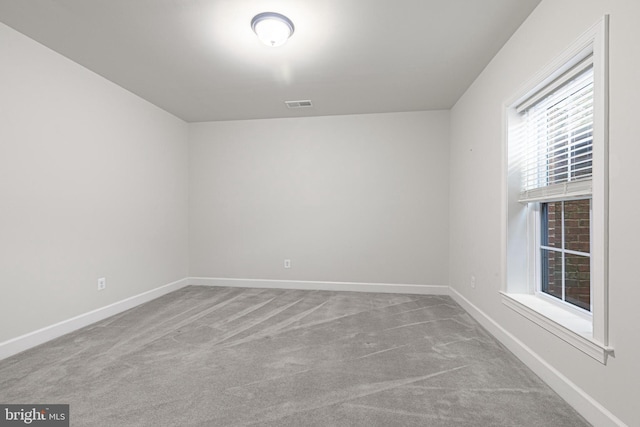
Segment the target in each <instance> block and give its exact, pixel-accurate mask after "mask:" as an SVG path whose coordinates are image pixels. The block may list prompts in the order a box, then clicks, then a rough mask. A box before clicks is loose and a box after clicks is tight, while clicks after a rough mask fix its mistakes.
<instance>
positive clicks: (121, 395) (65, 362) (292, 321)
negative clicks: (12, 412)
mask: <svg viewBox="0 0 640 427" xmlns="http://www.w3.org/2000/svg"><path fill="white" fill-rule="evenodd" d="M0 402H1V403H24V404H26V403H49V404H51V403H68V404H70V405H71V406H70V412H71V415H70V418H71V425H72V426H192V425H201V426H246V425H259V426H296V427H298V426H434V427H440V426H514V427H515V426H517V427H526V426H535V427H540V426H546V427H548V426H587V425H589V424H588V423H587V422H586V421H585V420H584V419H583V418H582V417H581V416H580V415H579V414H578V413H576V411H574V410H573V409H572V408H571V407H570V406H569V405H568V404H566V403H565V402H564V401H562V400H561V399H560V398H559V397H558V395H556V394H555V393H554V392H553V391H552V390H551V389H550V388H549V387H548V386H546V385H545V384H544V383H543V382H542V381H541V380H540V379H539V378H538V377H536V376H535V375H534V374H533V373H532V372H531V371H530V370H529V369H528V368H527V367H526V366H525V365H523V364H522V363H521V362H519V361H518V360H517V359H516V358H515V357H514V356H513V355H512V354H511V353H509V352H508V351H507V350H506V349H505V348H504V347H502V346H501V345H500V344H499V343H498V342H497V341H496V340H495V339H494V338H493V337H491V336H490V335H489V334H488V333H487V332H486V331H485V330H484V329H482V327H480V326H479V325H478V324H477V323H476V322H475V321H474V320H473V319H472V318H471V317H470V316H469V315H467V314H466V313H465V311H464V310H462V308H460V307H459V306H458V305H457V304H456V303H455V302H454V301H453V300H452V299H451V298H449V297H444V296H419V295H395V294H373V293H352V292H329V291H300V290H271V289H237V288H213V287H197V286H189V287H186V288H183V289H181V290H179V291H176V292H174V293H171V294H169V295H166V296H164V297H162V298H159V299H157V300H154V301H152V302H149V303H147V304H144V305H142V306H139V307H137V308H134V309H132V310H129V311H127V312H125V313H122V314H120V315H117V316H114V317H112V318H109V319H107V320H104V321H101V322H98V323H96V324H94V325H91V326H89V327H86V328H84V329H82V330H80V331H77V332H74V333H72V334H69V335H66V336H64V337H61V338H59V339H56V340H54V341H51V342H49V343H47V344H44V345H42V346H39V347H37V348H34V349H31V350H29V351H26V352H24V353H21V354H19V355H16V356H14V357H11V358H9V359H5V360H4V361H0Z"/></svg>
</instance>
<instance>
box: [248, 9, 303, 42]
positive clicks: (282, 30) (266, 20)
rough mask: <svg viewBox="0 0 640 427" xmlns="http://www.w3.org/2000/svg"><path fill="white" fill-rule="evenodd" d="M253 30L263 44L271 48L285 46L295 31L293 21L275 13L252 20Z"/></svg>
mask: <svg viewBox="0 0 640 427" xmlns="http://www.w3.org/2000/svg"><path fill="white" fill-rule="evenodd" d="M251 28H252V29H253V31H254V32H255V33H256V35H257V36H258V38H259V39H260V41H261V42H262V43H264V44H266V45H267V46H271V47H277V46H282V45H283V44H285V43H286V42H287V40H288V39H289V37H291V35H292V34H293V30H294V29H295V27H294V26H293V22H291V19H289V18H287V17H286V16H284V15H281V14H279V13H275V12H263V13H259V14H257V15H256V16H254V17H253V19H252V20H251Z"/></svg>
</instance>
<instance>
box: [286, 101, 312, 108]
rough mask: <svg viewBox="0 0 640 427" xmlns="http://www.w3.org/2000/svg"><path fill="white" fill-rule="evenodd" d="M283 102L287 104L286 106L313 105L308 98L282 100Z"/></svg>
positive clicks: (302, 106)
mask: <svg viewBox="0 0 640 427" xmlns="http://www.w3.org/2000/svg"><path fill="white" fill-rule="evenodd" d="M284 103H285V104H287V108H305V107H313V104H312V103H311V101H310V100H308V99H305V100H302V101H284Z"/></svg>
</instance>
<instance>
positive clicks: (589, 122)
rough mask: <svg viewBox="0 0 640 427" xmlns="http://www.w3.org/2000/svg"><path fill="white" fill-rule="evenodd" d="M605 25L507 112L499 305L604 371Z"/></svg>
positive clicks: (606, 349)
mask: <svg viewBox="0 0 640 427" xmlns="http://www.w3.org/2000/svg"><path fill="white" fill-rule="evenodd" d="M606 33H607V18H606V17H605V19H604V20H603V21H602V22H601V23H599V24H598V25H596V26H595V27H594V28H592V29H591V30H590V31H589V32H587V33H586V34H585V35H584V36H583V37H582V38H581V39H580V40H578V41H577V42H576V44H575V45H574V46H572V47H571V48H570V49H568V51H567V52H566V53H565V54H564V55H562V56H561V57H560V58H558V59H557V60H556V61H554V63H553V64H551V65H550V66H549V67H547V69H545V70H544V71H543V72H542V73H540V74H539V75H538V76H537V77H536V78H535V79H534V81H533V82H531V83H530V84H529V85H528V86H527V88H528V89H526V90H524V91H523V92H522V93H521V94H519V95H518V96H516V97H514V99H513V100H512V102H509V103H508V104H507V106H506V108H505V111H506V116H507V124H508V136H507V141H506V145H507V157H508V159H507V167H506V168H505V173H506V181H507V192H506V203H507V221H506V222H507V238H506V239H505V240H506V242H505V243H506V247H505V251H504V252H505V261H506V275H505V277H506V282H505V283H504V285H503V302H504V303H505V304H506V305H507V306H508V307H510V308H512V309H514V310H516V311H517V312H519V313H520V314H522V315H524V316H525V317H527V318H529V319H531V320H532V321H534V322H535V323H537V324H539V325H540V326H542V327H543V328H545V329H546V330H548V331H550V332H552V333H554V334H556V335H557V336H559V337H561V338H562V339H564V340H565V341H567V342H568V343H570V344H572V345H574V346H575V347H577V348H579V349H581V350H583V351H585V352H586V353H587V354H589V355H590V356H592V357H594V358H596V359H598V360H600V361H602V363H606V358H607V355H608V354H609V353H610V351H611V349H610V348H609V347H608V342H607V341H608V336H607V251H606V247H607V243H606V242H607V212H608V211H607V197H608V195H607V162H608V161H607V101H606V100H607V62H606Z"/></svg>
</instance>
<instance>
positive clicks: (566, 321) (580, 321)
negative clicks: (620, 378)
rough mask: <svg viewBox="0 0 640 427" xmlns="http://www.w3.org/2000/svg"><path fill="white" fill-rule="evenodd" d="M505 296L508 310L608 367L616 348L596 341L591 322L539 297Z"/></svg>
mask: <svg viewBox="0 0 640 427" xmlns="http://www.w3.org/2000/svg"><path fill="white" fill-rule="evenodd" d="M501 294H502V303H503V304H505V305H506V306H507V307H509V308H510V309H512V310H514V311H515V312H517V313H518V314H521V315H522V316H524V317H526V318H527V319H529V320H531V321H532V322H534V323H535V324H537V325H538V326H540V327H542V328H544V329H546V330H547V331H549V332H551V333H552V334H554V335H555V336H557V337H558V338H560V339H562V340H564V341H566V342H567V343H569V344H571V345H572V346H574V347H575V348H577V349H578V350H580V351H582V352H584V353H586V354H587V355H589V356H591V357H593V358H594V359H596V360H597V361H598V362H600V363H602V364H604V365H606V363H607V357H608V356H609V354H612V353H613V349H612V348H611V347H608V346H605V345H603V344H601V343H599V342H597V341H595V340H594V339H593V326H592V323H591V321H589V320H587V319H585V318H583V317H581V316H579V315H578V314H574V313H572V312H571V311H570V310H564V309H562V308H561V307H558V306H557V305H555V304H552V303H550V302H548V301H545V300H544V299H543V298H539V297H537V296H535V295H529V294H507V293H505V292H501Z"/></svg>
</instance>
